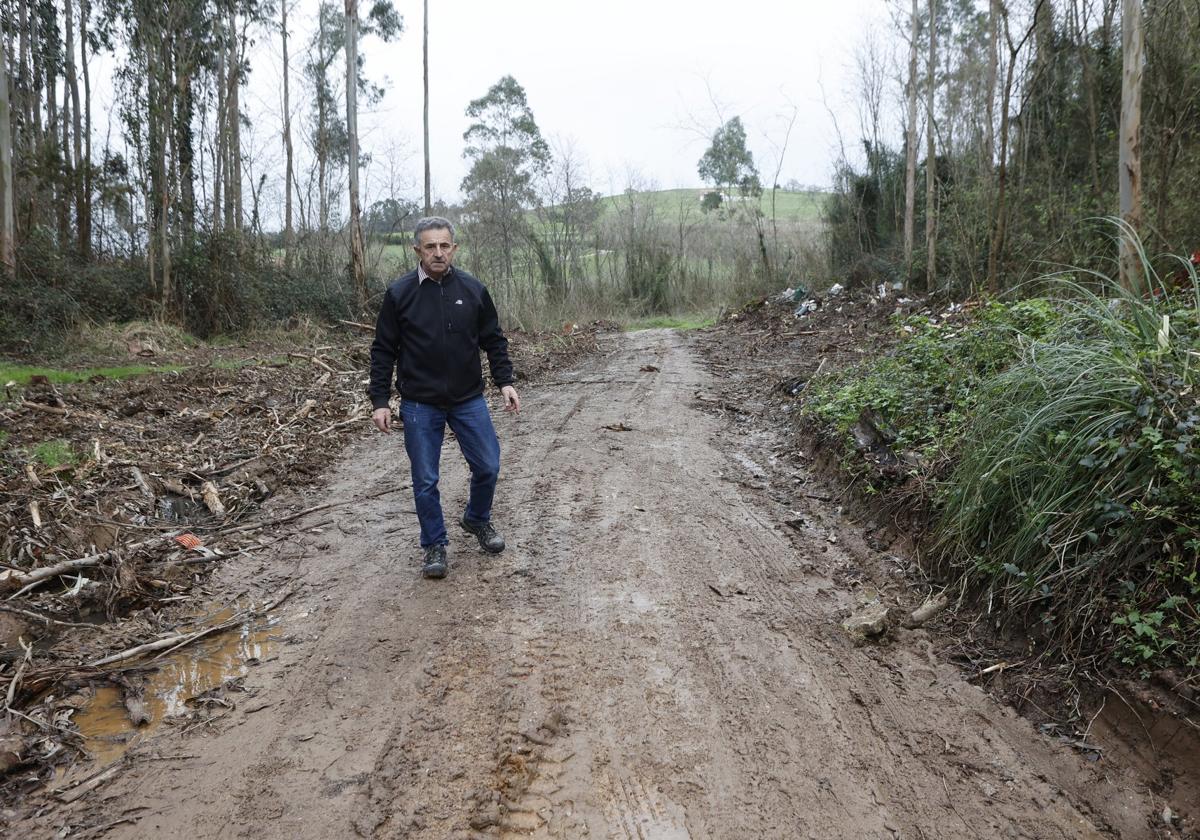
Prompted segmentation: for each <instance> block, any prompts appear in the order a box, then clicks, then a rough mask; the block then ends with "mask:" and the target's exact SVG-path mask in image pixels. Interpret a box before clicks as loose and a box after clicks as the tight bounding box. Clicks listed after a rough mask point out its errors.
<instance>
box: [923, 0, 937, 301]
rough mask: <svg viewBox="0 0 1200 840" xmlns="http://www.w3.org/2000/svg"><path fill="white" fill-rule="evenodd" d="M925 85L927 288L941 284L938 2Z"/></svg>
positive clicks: (933, 2) (932, 1)
mask: <svg viewBox="0 0 1200 840" xmlns="http://www.w3.org/2000/svg"><path fill="white" fill-rule="evenodd" d="M926 75H927V76H928V77H929V78H928V79H926V83H925V259H926V265H925V288H926V289H927V290H928V291H931V292H932V291H933V290H934V289H935V288H936V284H937V221H938V220H937V184H936V181H937V155H936V148H935V146H934V125H933V124H934V108H935V106H936V104H937V103H936V100H935V97H934V92H935V91H936V89H937V84H936V82H937V0H929V56H928V62H927V64H926Z"/></svg>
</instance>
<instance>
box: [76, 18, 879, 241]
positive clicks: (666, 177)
mask: <svg viewBox="0 0 1200 840" xmlns="http://www.w3.org/2000/svg"><path fill="white" fill-rule="evenodd" d="M369 2H370V0H360V7H362V9H363V13H364V14H365V9H366V7H367V5H368V3H369ZM396 7H397V9H398V11H399V12H400V13H401V15H402V16H403V17H404V21H405V32H404V34H403V35H402V36H401V37H400V39H399V41H398V42H394V43H391V44H384V43H382V42H380V41H378V40H377V39H375V38H367V39H366V40H365V41H364V43H363V47H362V49H363V53H364V55H365V58H366V74H367V76H368V77H369V78H370V79H371V80H372V81H375V82H377V83H383V84H385V86H386V88H387V93H386V95H385V96H384V98H383V101H382V102H381V103H380V104H379V105H378V106H377V107H376V108H375V109H374V111H373V112H371V113H366V114H363V115H361V116H360V125H359V127H360V135H361V138H362V147H363V149H364V151H365V152H367V153H369V154H370V155H371V156H372V162H371V164H370V165H369V167H368V169H367V172H366V174H365V177H364V185H363V193H364V194H363V199H364V204H365V205H369V204H370V203H371V202H372V201H374V200H377V199H378V198H380V197H383V196H385V195H388V194H402V195H405V196H406V197H409V198H413V199H417V200H419V199H420V196H421V191H422V162H421V106H422V100H421V15H422V12H421V2H420V0H396ZM430 7H431V9H430V18H431V21H430V56H431V58H430V64H431V86H430V87H431V96H432V106H431V134H432V144H433V153H432V168H433V193H434V196H435V198H437V197H440V198H444V199H447V200H449V201H455V200H458V199H459V198H460V194H459V184H460V182H461V181H462V178H463V175H465V174H466V168H467V167H466V164H465V162H464V161H463V158H462V146H463V141H462V135H463V132H464V131H465V130H466V128H467V124H468V120H467V118H466V116H465V115H464V110H465V109H466V107H467V104H468V103H469V102H470V101H471V100H472V99H476V98H478V97H480V96H482V95H484V93H486V91H487V89H488V88H489V87H490V86H491V85H492V84H494V83H495V82H496V81H497V80H499V79H500V78H501V77H502V76H504V75H505V74H511V75H512V76H514V77H515V78H516V80H517V81H518V82H520V84H521V85H523V86H524V88H525V90H526V92H527V94H528V97H529V104H530V106H531V107H532V109H533V113H534V116H535V118H536V119H537V122H538V125H539V127H540V128H541V131H542V134H543V135H544V136H545V137H546V139H547V140H548V141H549V142H550V143H551V145H552V146H557V147H561V146H562V145H564V144H570V145H572V146H573V148H574V150H575V153H576V155H577V156H579V157H580V158H582V159H583V160H584V161H586V163H587V169H588V172H589V175H590V182H591V185H592V186H593V187H594V188H595V189H597V190H599V191H600V192H603V193H613V192H620V191H622V190H623V189H625V187H626V186H628V185H629V184H630V183H631V180H632V182H633V183H635V184H636V185H637V186H639V187H657V188H660V189H668V188H672V187H679V186H699V185H700V181H699V176H698V175H697V174H696V163H697V161H698V160H699V158H700V156H701V155H702V154H703V153H704V150H705V148H706V147H707V145H708V140H709V138H710V136H711V133H712V131H713V130H714V129H715V128H716V127H717V126H718V125H719V123H720V121H721V120H722V119H729V118H730V117H733V116H740V117H741V118H742V121H743V123H744V124H745V126H746V130H747V135H748V139H749V143H750V147H751V150H752V151H753V152H754V154H755V158H756V160H757V163H758V166H759V170H760V172H761V173H762V178H763V182H764V183H766V184H769V183H770V179H771V177H772V176H773V175H774V169H775V166H776V161H777V160H778V155H779V146H780V144H782V142H783V139H784V134H785V131H786V128H787V122H788V119H789V117H790V115H791V114H792V112H793V109H795V111H796V112H797V113H798V117H797V119H796V122H795V126H794V128H793V131H792V135H791V140H790V144H789V146H788V149H787V154H786V158H785V160H784V165H783V169H782V171H781V173H780V176H779V182H780V183H781V184H783V183H787V182H788V181H789V180H795V181H799V182H800V183H803V184H814V185H828V184H829V183H830V181H831V171H832V167H833V162H834V160H835V159H836V156H837V149H838V132H837V131H835V128H834V117H833V116H831V112H832V114H833V115H836V120H837V124H838V127H839V128H840V130H841V134H842V137H843V139H844V141H845V143H846V144H847V146H848V148H850V149H851V151H853V148H854V147H855V146H856V145H857V140H858V135H859V129H858V117H857V112H856V109H855V107H854V105H853V102H854V96H853V87H854V85H855V82H854V76H855V74H854V71H853V63H854V55H855V50H856V49H857V48H858V47H859V46H860V45H861V44H862V43H863V42H864V40H865V38H866V35H867V32H868V30H870V29H872V28H873V29H874V30H875V32H876V33H877V35H879V36H882V40H883V41H884V43H885V44H886V41H887V38H888V37H889V29H888V24H887V5H886V0H837V2H824V0H799V2H797V0H793V2H782V1H781V0H739V1H738V2H729V1H728V0H722V2H716V0H686V1H685V0H604V2H579V0H503V2H501V1H499V0H431V2H430ZM316 9H317V0H296V2H295V3H294V7H293V11H292V12H291V15H290V20H289V29H291V31H292V38H291V50H290V51H291V54H292V84H291V88H292V103H293V105H292V107H293V111H294V112H295V113H296V114H297V120H298V122H297V124H296V130H297V139H296V144H297V147H298V155H299V156H300V158H301V160H300V161H299V163H298V169H299V172H298V177H299V178H300V179H301V181H302V182H304V179H306V178H308V177H309V173H308V166H309V165H310V161H311V154H309V153H308V152H307V151H306V150H305V149H304V146H305V143H304V141H303V139H302V138H301V137H300V132H302V131H303V125H302V123H301V122H300V118H302V117H304V116H305V115H306V114H307V112H308V110H309V103H310V102H311V101H312V97H311V93H310V92H309V91H308V90H307V89H306V83H305V81H304V80H303V79H302V76H301V71H300V67H301V65H302V62H303V59H304V53H305V50H306V48H307V41H308V37H309V35H310V33H311V32H312V29H313V27H314V22H315V19H316ZM255 38H256V43H255V44H254V46H253V48H252V49H251V52H250V63H251V78H250V81H249V84H248V86H247V89H246V92H245V94H244V96H243V100H242V109H243V113H244V114H245V115H246V117H247V119H248V122H249V125H248V127H247V128H246V129H245V130H244V131H243V137H242V140H243V146H244V152H245V154H246V158H247V160H248V161H249V163H248V165H247V172H246V177H247V179H248V180H253V181H255V182H256V183H257V182H258V179H259V178H260V177H261V176H264V175H265V176H266V180H265V182H264V183H265V187H264V188H263V190H262V193H261V199H262V209H263V211H264V214H265V216H266V218H265V219H264V221H265V222H267V224H268V225H270V224H271V223H272V220H271V218H270V217H273V216H279V217H280V220H279V221H280V222H281V219H282V209H281V200H280V196H281V193H280V192H279V190H280V189H281V185H282V174H283V156H282V151H281V144H280V139H279V138H280V129H279V126H280V114H281V113H282V107H281V104H280V103H281V99H282V97H281V93H280V78H281V76H280V66H281V61H280V45H279V36H278V32H277V31H276V30H275V29H271V30H268V29H267V28H262V29H259V30H258V31H257V32H256V33H255ZM112 64H113V59H112V58H111V57H109V56H99V57H97V58H96V59H95V61H94V69H95V70H96V71H97V75H98V76H104V75H108V74H110V73H111V69H112ZM98 87H99V90H98V94H99V98H100V103H101V106H102V108H104V109H105V110H106V111H107V113H109V114H113V109H112V107H111V105H112V103H113V98H114V95H113V93H112V87H111V84H104V83H103V82H101V84H100V85H99V86H98ZM339 101H341V95H340V94H339ZM101 120H102V122H103V118H101ZM97 129H98V131H99V132H105V131H106V128H105V127H104V126H103V125H98V126H97ZM107 131H108V135H107V136H108V137H109V138H111V140H113V141H114V142H116V141H118V137H119V134H120V128H119V125H117V124H116V122H115V120H114V121H113V124H112V125H111V126H110V127H109V128H108V129H107ZM99 142H100V143H101V144H102V145H103V143H104V142H105V141H104V139H103V138H101V139H100V141H99Z"/></svg>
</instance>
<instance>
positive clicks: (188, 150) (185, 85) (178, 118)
mask: <svg viewBox="0 0 1200 840" xmlns="http://www.w3.org/2000/svg"><path fill="white" fill-rule="evenodd" d="M172 47H173V49H172V58H173V60H174V67H175V87H174V97H175V105H174V108H173V109H172V111H173V117H172V126H173V128H174V131H175V140H174V152H175V167H174V168H175V172H176V180H177V182H178V195H179V229H180V232H181V233H182V234H183V236H182V241H183V242H184V243H185V244H186V243H190V242H191V240H192V237H193V236H194V235H195V233H196V186H195V182H196V175H195V167H196V149H195V141H194V138H193V137H192V118H193V116H194V114H195V99H194V94H193V90H192V78H193V73H194V62H193V58H192V56H193V55H194V54H195V52H194V51H195V44H193V43H192V41H191V39H190V38H188V37H187V36H186V35H183V34H179V35H176V36H175V37H174V41H173V45H172Z"/></svg>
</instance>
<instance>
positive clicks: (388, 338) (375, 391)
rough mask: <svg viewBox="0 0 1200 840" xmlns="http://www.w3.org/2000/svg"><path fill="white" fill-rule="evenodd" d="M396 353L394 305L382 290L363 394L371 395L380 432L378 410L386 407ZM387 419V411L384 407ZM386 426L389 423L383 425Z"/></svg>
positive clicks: (396, 325)
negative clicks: (381, 300)
mask: <svg viewBox="0 0 1200 840" xmlns="http://www.w3.org/2000/svg"><path fill="white" fill-rule="evenodd" d="M399 355H400V324H399V321H398V319H397V318H396V305H395V303H394V301H393V300H392V295H391V292H390V291H385V292H384V293H383V303H382V304H381V305H380V307H379V317H378V318H377V319H376V320H375V340H374V341H373V342H371V377H370V385H368V386H367V395H368V396H369V397H370V398H371V407H372V409H374V413H373V417H374V418H375V425H376V426H379V427H380V431H385V432H386V431H388V430H389V429H388V428H384V427H383V426H380V422H379V419H378V416H379V414H381V413H382V412H380V411H379V410H380V409H387V408H388V404H389V402H390V401H391V398H392V378H393V377H394V376H395V374H396V362H397V360H398V358H399ZM388 414H389V417H388V419H389V420H390V414H391V410H390V409H389V410H388ZM387 425H388V427H390V425H391V424H390V423H388V424H387Z"/></svg>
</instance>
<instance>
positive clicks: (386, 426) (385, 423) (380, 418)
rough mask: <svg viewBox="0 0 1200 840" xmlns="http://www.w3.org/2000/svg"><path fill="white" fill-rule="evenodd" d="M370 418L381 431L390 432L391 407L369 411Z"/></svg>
mask: <svg viewBox="0 0 1200 840" xmlns="http://www.w3.org/2000/svg"><path fill="white" fill-rule="evenodd" d="M371 420H372V421H373V422H374V423H375V428H376V429H378V430H379V431H381V432H391V430H392V409H391V408H387V407H385V408H377V409H375V410H374V411H373V412H371Z"/></svg>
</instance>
